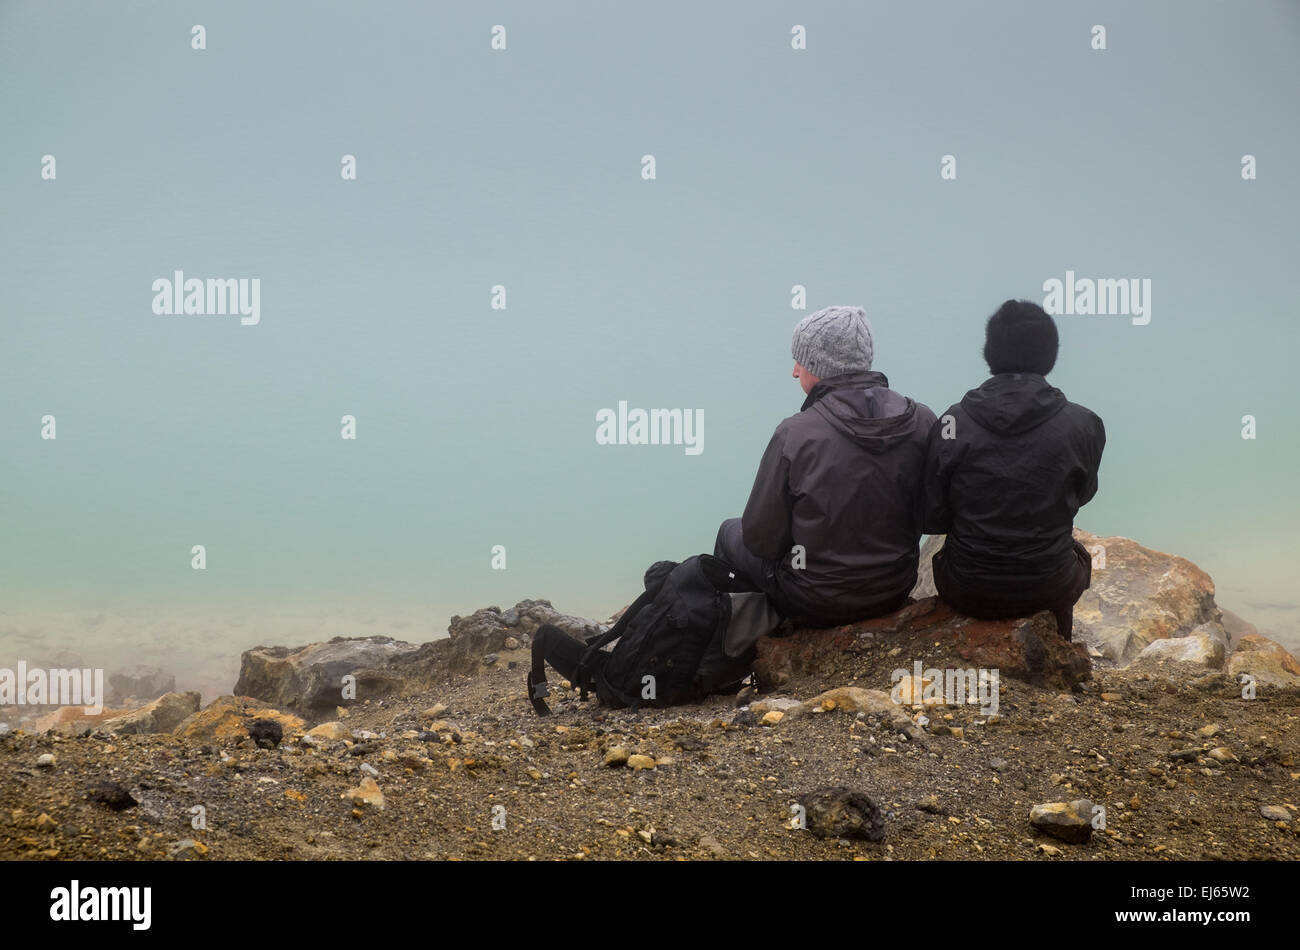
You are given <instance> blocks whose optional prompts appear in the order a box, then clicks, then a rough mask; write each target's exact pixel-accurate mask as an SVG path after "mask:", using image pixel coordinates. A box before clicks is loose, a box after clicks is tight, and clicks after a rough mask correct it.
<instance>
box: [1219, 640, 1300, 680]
mask: <svg viewBox="0 0 1300 950" xmlns="http://www.w3.org/2000/svg"><path fill="white" fill-rule="evenodd" d="M1228 673H1229V675H1231V676H1234V677H1236V676H1240V675H1242V674H1248V675H1250V676H1253V677H1254V678H1255V681H1256V682H1258V683H1263V684H1264V685H1266V686H1300V660H1297V659H1296V658H1295V657H1294V656H1293V655H1292V654H1291V653H1289V652H1288V651H1287V649H1286V647H1284V646H1282V644H1280V643H1277V642H1276V641H1273V640H1270V639H1269V638H1268V637H1261V636H1260V635H1259V634H1257V633H1252V634H1246V635H1245V636H1243V637H1242V638H1241V639H1240V640H1239V641H1238V642H1237V649H1236V650H1235V651H1234V652H1233V654H1232V655H1231V656H1229V657H1228Z"/></svg>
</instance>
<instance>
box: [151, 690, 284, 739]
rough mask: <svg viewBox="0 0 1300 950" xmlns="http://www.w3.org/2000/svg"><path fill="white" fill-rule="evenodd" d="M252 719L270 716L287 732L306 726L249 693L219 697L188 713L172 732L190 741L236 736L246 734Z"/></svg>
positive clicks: (235, 737)
mask: <svg viewBox="0 0 1300 950" xmlns="http://www.w3.org/2000/svg"><path fill="white" fill-rule="evenodd" d="M254 719H272V720H274V721H276V722H278V723H279V724H280V727H281V728H282V729H283V730H284V731H285V732H287V733H288V732H298V731H300V730H301V729H302V728H303V727H304V726H305V725H306V723H304V722H303V721H302V720H301V719H299V718H298V717H297V716H294V715H291V714H289V713H285V712H281V711H280V710H278V709H276V708H275V707H274V706H271V705H269V704H268V703H264V702H261V701H259V700H256V699H251V698H249V697H248V696H221V697H219V698H217V699H214V700H213V701H212V702H211V703H209V704H208V705H207V706H206V707H204V708H203V709H200V710H199V711H198V712H196V713H194V715H192V716H189V717H188V718H187V719H186V720H185V721H184V722H182V723H181V724H180V725H179V726H177V727H176V729H175V730H174V731H173V733H172V734H173V735H176V736H179V737H181V738H182V739H193V740H205V739H216V740H222V739H239V738H243V737H246V736H247V735H248V724H249V723H250V722H252V721H253V720H254Z"/></svg>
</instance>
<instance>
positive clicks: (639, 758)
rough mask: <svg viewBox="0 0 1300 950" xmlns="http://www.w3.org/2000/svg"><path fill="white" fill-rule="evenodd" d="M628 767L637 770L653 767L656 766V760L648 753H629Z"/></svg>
mask: <svg viewBox="0 0 1300 950" xmlns="http://www.w3.org/2000/svg"><path fill="white" fill-rule="evenodd" d="M627 764H628V767H629V768H631V769H634V770H635V771H638V772H639V771H640V770H641V769H652V768H654V767H655V760H654V759H653V758H652V757H651V756H648V755H629V756H628V757H627Z"/></svg>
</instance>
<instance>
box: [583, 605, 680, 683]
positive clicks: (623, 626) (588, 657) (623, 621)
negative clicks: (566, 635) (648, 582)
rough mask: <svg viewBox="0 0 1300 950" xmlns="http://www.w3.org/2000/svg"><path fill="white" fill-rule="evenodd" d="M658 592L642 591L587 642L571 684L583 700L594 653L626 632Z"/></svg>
mask: <svg viewBox="0 0 1300 950" xmlns="http://www.w3.org/2000/svg"><path fill="white" fill-rule="evenodd" d="M661 586H662V585H661ZM658 593H659V588H658V587H656V588H655V589H654V590H647V591H644V592H643V593H642V594H641V596H640V597H638V598H637V599H636V600H634V601H632V603H631V605H630V606H629V607H628V608H627V610H625V611H623V616H621V617H619V618H618V622H617V623H615V624H614V626H612V627H610V628H609V629H608V630H606V631H605V632H604V633H602V634H601V635H600V636H599V637H597V638H596V639H595V640H592V641H590V642H589V643H588V644H587V652H586V653H584V654H582V659H581V660H580V661H578V671H577V672H576V673H575V674H574V676H573V685H575V686H577V687H578V689H579V690H580V691H581V692H580V696H581V698H582V699H583V700H584V701H585V700H586V699H587V690H588V689H589V688H590V687H591V684H592V678H591V664H592V661H593V660H595V658H596V654H597V653H598V652H599V651H600V648H601V647H603V646H605V645H606V644H607V643H609V642H610V641H612V640H617V639H618V638H619V637H621V636H623V634H624V632H626V630H627V628H628V624H630V623H631V622H632V619H633V618H634V617H635V616H636V615H637V614H638V613H640V612H641V608H642V607H644V606H645V605H646V604H648V603H650V601H652V600H654V599H655V595H656V594H658Z"/></svg>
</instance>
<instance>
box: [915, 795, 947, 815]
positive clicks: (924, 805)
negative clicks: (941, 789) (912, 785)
mask: <svg viewBox="0 0 1300 950" xmlns="http://www.w3.org/2000/svg"><path fill="white" fill-rule="evenodd" d="M916 807H917V808H918V809H919V810H921V811H924V812H929V813H930V814H931V815H943V814H946V812H945V811H944V808H943V806H942V805H941V804H939V796H938V795H926V796H925V797H924V798H922V799H921V800H920V801H919V802H917V803H916Z"/></svg>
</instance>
